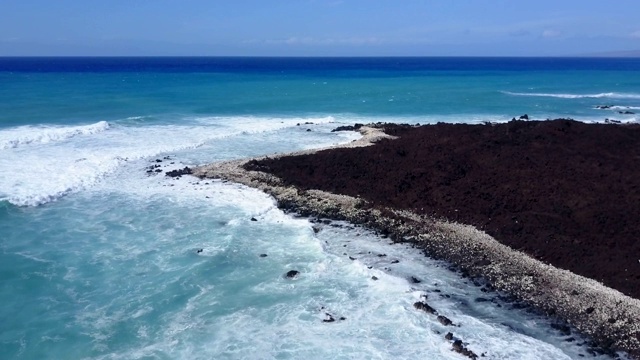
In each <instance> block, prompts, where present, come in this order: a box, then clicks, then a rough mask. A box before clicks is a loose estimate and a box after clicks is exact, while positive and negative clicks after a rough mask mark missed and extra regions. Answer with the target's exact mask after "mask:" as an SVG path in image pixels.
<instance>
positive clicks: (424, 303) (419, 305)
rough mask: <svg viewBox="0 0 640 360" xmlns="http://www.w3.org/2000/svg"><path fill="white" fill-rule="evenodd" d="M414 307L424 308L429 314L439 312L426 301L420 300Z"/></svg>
mask: <svg viewBox="0 0 640 360" xmlns="http://www.w3.org/2000/svg"><path fill="white" fill-rule="evenodd" d="M413 307H414V308H416V309H418V310H422V311H424V312H426V313H429V314H434V315H435V314H437V313H438V312H437V311H436V309H434V308H432V307H431V306H429V304H427V303H426V302H423V301H418V302H416V303H414V304H413Z"/></svg>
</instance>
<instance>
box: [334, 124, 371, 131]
mask: <svg viewBox="0 0 640 360" xmlns="http://www.w3.org/2000/svg"><path fill="white" fill-rule="evenodd" d="M363 126H364V125H363V124H357V123H356V124H355V125H353V126H352V125H346V126H338V127H337V128H335V129H333V130H331V132H336V131H356V130H358V129H360V128H361V127H363Z"/></svg>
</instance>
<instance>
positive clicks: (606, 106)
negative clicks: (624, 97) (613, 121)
mask: <svg viewBox="0 0 640 360" xmlns="http://www.w3.org/2000/svg"><path fill="white" fill-rule="evenodd" d="M611 106H612V105H597V106H596V109H603V110H605V109H611Z"/></svg>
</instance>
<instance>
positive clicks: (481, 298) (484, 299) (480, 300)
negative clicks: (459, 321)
mask: <svg viewBox="0 0 640 360" xmlns="http://www.w3.org/2000/svg"><path fill="white" fill-rule="evenodd" d="M475 301H476V302H479V303H480V302H487V301H489V299H487V298H483V297H479V298H476V300H475Z"/></svg>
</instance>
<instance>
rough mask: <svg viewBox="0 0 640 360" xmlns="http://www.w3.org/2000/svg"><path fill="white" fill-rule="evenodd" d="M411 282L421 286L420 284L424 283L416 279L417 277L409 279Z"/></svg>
mask: <svg viewBox="0 0 640 360" xmlns="http://www.w3.org/2000/svg"><path fill="white" fill-rule="evenodd" d="M409 281H410V282H411V283H412V284H420V283H421V282H422V280H420V279H418V278H417V277H415V276H412V277H410V278H409Z"/></svg>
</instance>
